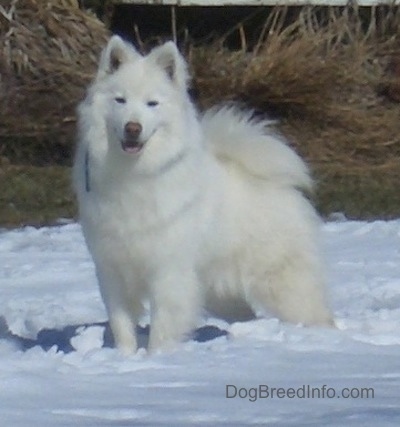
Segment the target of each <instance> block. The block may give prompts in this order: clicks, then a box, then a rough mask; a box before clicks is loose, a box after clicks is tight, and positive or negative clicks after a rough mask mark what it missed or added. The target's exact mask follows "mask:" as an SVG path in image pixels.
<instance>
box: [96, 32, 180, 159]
mask: <svg viewBox="0 0 400 427" xmlns="http://www.w3.org/2000/svg"><path fill="white" fill-rule="evenodd" d="M186 81H187V72H186V64H185V61H184V60H183V58H182V57H181V56H180V54H179V52H178V50H177V48H176V46H175V45H174V44H173V43H171V42H169V43H166V44H164V45H163V46H160V47H158V48H155V49H153V50H152V51H151V53H150V54H149V55H147V56H142V55H140V54H139V53H137V52H136V51H135V49H134V48H133V46H131V45H129V44H127V43H125V42H124V41H123V40H122V39H121V38H119V37H118V36H114V37H112V38H111V40H110V42H109V43H108V45H107V47H106V49H105V50H104V52H103V55H102V58H101V61H100V66H99V71H98V74H97V78H96V81H95V85H96V86H97V88H98V89H99V92H100V93H101V94H102V96H103V106H104V115H105V121H106V128H107V134H108V140H109V144H110V145H111V147H110V148H111V149H112V150H114V151H115V150H118V151H119V152H121V153H123V154H124V155H127V156H131V157H133V158H137V157H141V156H143V154H144V153H145V152H146V151H149V150H151V151H155V150H156V147H155V146H156V145H158V150H160V149H162V150H171V149H172V152H173V151H175V150H174V149H173V146H172V145H173V141H169V140H171V139H173V138H170V137H168V135H176V132H174V130H173V127H174V124H176V122H177V121H179V120H181V117H182V113H181V111H182V109H184V108H185V106H184V104H185V102H186V99H187V95H186V91H187V88H186V86H187V83H186ZM160 140H162V143H163V145H164V146H163V147H161V146H160V144H161V143H160V142H158V141H160ZM168 144H171V146H169V145H168ZM153 146H154V147H153ZM152 156H153V158H154V157H159V154H158V155H157V156H155V154H154V153H153V154H152ZM154 160H155V159H154Z"/></svg>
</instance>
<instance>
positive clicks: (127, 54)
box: [97, 35, 140, 80]
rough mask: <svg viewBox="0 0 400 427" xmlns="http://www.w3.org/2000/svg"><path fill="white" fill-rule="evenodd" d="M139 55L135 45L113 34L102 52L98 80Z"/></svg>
mask: <svg viewBox="0 0 400 427" xmlns="http://www.w3.org/2000/svg"><path fill="white" fill-rule="evenodd" d="M138 57H140V54H139V53H138V52H137V51H136V50H135V48H134V47H133V45H131V44H129V43H127V42H125V41H124V40H122V38H121V37H120V36H116V35H115V36H112V37H111V38H110V40H109V42H108V44H107V46H106V47H105V48H104V50H103V52H102V54H101V58H100V64H99V69H98V72H97V80H99V79H102V78H104V77H105V76H107V75H109V74H113V73H115V72H116V71H117V70H118V69H119V68H120V67H121V65H122V64H124V63H126V62H128V61H134V60H135V59H137V58H138Z"/></svg>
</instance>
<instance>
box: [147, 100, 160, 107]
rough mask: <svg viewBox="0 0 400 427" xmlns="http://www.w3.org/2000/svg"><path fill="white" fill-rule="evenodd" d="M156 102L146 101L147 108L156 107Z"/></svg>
mask: <svg viewBox="0 0 400 427" xmlns="http://www.w3.org/2000/svg"><path fill="white" fill-rule="evenodd" d="M157 105H158V101H148V102H147V106H148V107H157Z"/></svg>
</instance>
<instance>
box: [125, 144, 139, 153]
mask: <svg viewBox="0 0 400 427" xmlns="http://www.w3.org/2000/svg"><path fill="white" fill-rule="evenodd" d="M141 149H142V146H141V145H135V146H134V147H126V146H125V147H124V151H126V152H127V153H132V154H135V153H139V151H140V150H141Z"/></svg>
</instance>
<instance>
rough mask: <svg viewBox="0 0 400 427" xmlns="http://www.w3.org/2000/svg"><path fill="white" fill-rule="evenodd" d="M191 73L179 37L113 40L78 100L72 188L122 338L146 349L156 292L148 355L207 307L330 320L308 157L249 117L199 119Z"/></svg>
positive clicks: (308, 321) (129, 348)
mask: <svg viewBox="0 0 400 427" xmlns="http://www.w3.org/2000/svg"><path fill="white" fill-rule="evenodd" d="M187 81H188V74H187V67H186V63H185V61H184V59H183V58H182V57H181V55H180V54H179V52H178V50H177V48H176V46H175V45H174V44H173V43H172V42H168V43H166V44H164V45H163V46H161V47H158V48H155V49H153V50H152V51H151V53H150V54H149V55H147V56H142V55H140V54H139V53H138V52H136V50H135V49H134V48H133V46H131V45H129V44H127V43H126V42H124V41H123V40H122V39H120V38H119V37H118V36H114V37H112V38H111V40H110V41H109V43H108V45H107V47H106V48H105V50H104V52H103V54H102V57H101V60H100V65H99V70H98V73H97V76H96V78H95V81H94V83H93V84H92V86H91V87H90V88H89V91H88V94H87V97H86V99H85V100H84V102H83V103H82V104H81V106H80V108H79V117H80V123H79V134H80V138H79V144H78V148H77V153H76V158H75V165H74V182H75V189H76V193H77V196H78V200H79V206H80V216H81V222H82V227H83V232H84V235H85V238H86V242H87V245H88V247H89V250H90V252H91V254H92V256H93V259H94V262H95V264H96V272H97V276H98V281H99V285H100V290H101V294H102V297H103V300H104V303H105V305H106V308H107V312H108V315H109V320H110V325H111V329H112V331H113V334H114V338H115V342H116V345H117V347H118V348H120V349H121V350H122V351H124V352H125V353H131V352H134V351H135V350H136V349H137V341H136V336H135V325H136V324H137V321H138V319H139V317H140V316H141V314H142V311H143V310H142V309H143V302H144V301H146V300H148V301H149V302H150V315H151V332H150V339H149V348H150V349H152V350H154V349H160V348H165V347H169V346H171V345H173V344H174V343H176V342H177V341H179V340H180V339H182V338H183V337H184V336H185V334H187V333H188V332H190V331H191V330H192V328H194V327H195V325H196V321H197V319H198V316H199V315H200V314H201V311H202V309H206V310H208V312H210V313H213V314H215V315H218V316H222V317H223V318H226V319H229V320H235V319H236V320H244V319H248V318H251V317H252V316H254V314H255V313H260V312H262V311H264V312H266V311H269V312H270V313H272V314H275V315H277V316H278V317H280V318H281V319H282V320H284V321H290V322H295V323H302V324H304V325H331V324H332V318H331V313H330V311H329V310H328V308H327V306H326V303H325V297H324V283H323V275H322V272H321V261H320V247H319V244H318V227H319V220H318V217H317V215H316V213H315V211H314V210H313V208H312V207H311V205H310V203H309V202H308V200H307V199H306V198H305V197H304V196H303V194H302V190H304V189H309V188H310V186H311V185H312V182H311V179H310V177H309V175H308V171H307V168H306V166H305V165H304V163H303V162H302V161H301V159H300V158H299V157H298V156H297V155H296V154H295V153H294V152H293V151H292V150H291V149H290V148H289V147H288V146H287V145H286V144H285V143H284V142H283V141H282V139H281V138H279V137H278V136H277V135H276V134H274V133H273V131H272V130H271V129H269V128H268V123H266V122H262V121H254V120H252V119H251V113H249V112H242V111H239V110H238V109H234V108H227V107H225V108H220V109H212V110H210V111H208V112H206V113H205V114H204V116H203V117H201V118H199V116H198V114H197V112H196V110H195V108H194V107H193V105H192V103H191V100H190V99H189V97H188V94H187Z"/></svg>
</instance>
